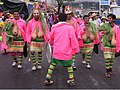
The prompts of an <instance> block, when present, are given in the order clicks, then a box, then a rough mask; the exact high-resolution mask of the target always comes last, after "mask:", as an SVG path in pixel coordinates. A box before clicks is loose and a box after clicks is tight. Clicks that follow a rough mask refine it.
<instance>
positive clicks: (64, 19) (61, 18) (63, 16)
mask: <svg viewBox="0 0 120 90" xmlns="http://www.w3.org/2000/svg"><path fill="white" fill-rule="evenodd" d="M58 19H59V21H66V19H67V15H66V14H65V13H60V14H59V15H58Z"/></svg>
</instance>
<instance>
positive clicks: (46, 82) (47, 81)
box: [44, 79, 53, 85]
mask: <svg viewBox="0 0 120 90" xmlns="http://www.w3.org/2000/svg"><path fill="white" fill-rule="evenodd" d="M44 84H45V85H51V84H53V81H52V80H50V79H46V80H45V81H44Z"/></svg>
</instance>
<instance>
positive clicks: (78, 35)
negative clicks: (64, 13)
mask: <svg viewBox="0 0 120 90" xmlns="http://www.w3.org/2000/svg"><path fill="white" fill-rule="evenodd" d="M72 21H73V23H74V28H75V34H76V37H77V38H79V39H81V34H79V33H81V27H80V26H79V24H78V23H77V20H76V19H75V18H73V17H72Z"/></svg>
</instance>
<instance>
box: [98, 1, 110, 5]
mask: <svg viewBox="0 0 120 90" xmlns="http://www.w3.org/2000/svg"><path fill="white" fill-rule="evenodd" d="M99 3H100V5H110V0H99Z"/></svg>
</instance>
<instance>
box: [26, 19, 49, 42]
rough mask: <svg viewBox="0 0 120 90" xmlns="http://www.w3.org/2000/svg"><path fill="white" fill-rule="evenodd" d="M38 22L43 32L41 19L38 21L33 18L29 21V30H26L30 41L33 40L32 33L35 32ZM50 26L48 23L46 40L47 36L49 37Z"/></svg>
mask: <svg viewBox="0 0 120 90" xmlns="http://www.w3.org/2000/svg"><path fill="white" fill-rule="evenodd" d="M37 23H38V27H39V30H41V32H43V29H42V23H41V21H40V20H38V21H36V20H35V19H34V18H33V19H31V20H30V21H29V22H28V25H27V30H26V39H27V42H28V43H30V42H31V38H32V33H33V32H34V30H35V28H36V25H37ZM48 32H49V31H48V26H47V25H46V35H44V40H45V41H46V40H47V38H48V36H47V35H48Z"/></svg>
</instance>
